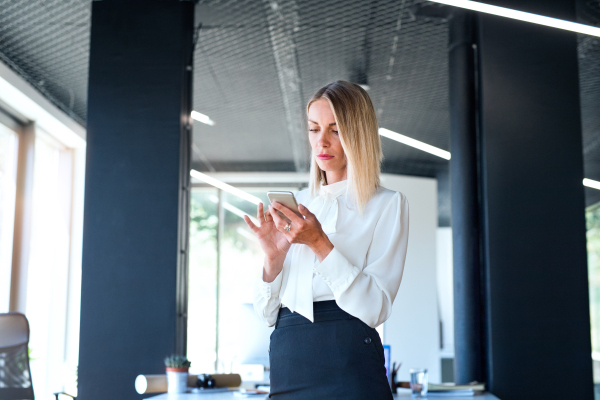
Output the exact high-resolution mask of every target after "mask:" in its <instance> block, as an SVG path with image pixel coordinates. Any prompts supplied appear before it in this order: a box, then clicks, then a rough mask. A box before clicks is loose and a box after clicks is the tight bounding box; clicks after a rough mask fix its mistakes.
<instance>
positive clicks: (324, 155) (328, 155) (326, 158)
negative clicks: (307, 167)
mask: <svg viewBox="0 0 600 400" xmlns="http://www.w3.org/2000/svg"><path fill="white" fill-rule="evenodd" d="M333 157H334V156H332V155H330V154H319V155H318V156H317V158H318V159H319V160H331V159H332V158H333Z"/></svg>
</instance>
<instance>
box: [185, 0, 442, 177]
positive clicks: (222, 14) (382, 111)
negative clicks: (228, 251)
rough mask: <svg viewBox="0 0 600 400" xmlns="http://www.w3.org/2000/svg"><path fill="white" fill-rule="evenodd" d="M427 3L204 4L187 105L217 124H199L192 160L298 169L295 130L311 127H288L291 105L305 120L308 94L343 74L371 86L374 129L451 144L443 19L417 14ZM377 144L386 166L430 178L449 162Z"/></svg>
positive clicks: (301, 0)
mask: <svg viewBox="0 0 600 400" xmlns="http://www.w3.org/2000/svg"><path fill="white" fill-rule="evenodd" d="M423 3H424V2H423V1H414V0H406V1H373V2H360V1H355V2H323V1H317V0H296V1H294V0H279V1H217V0H206V1H200V3H199V5H198V6H197V22H198V23H200V24H202V27H201V31H200V36H199V41H198V46H197V49H196V53H195V76H194V80H195V85H194V86H195V87H194V94H195V97H194V108H195V109H196V110H198V111H200V112H202V113H204V114H207V115H209V116H210V117H211V118H212V119H214V120H215V121H216V125H215V126H207V125H202V124H199V123H195V127H194V134H195V144H196V146H197V147H196V149H197V150H196V152H197V156H198V158H204V159H205V160H208V163H209V164H210V165H209V164H207V163H204V164H205V165H202V163H200V165H199V167H200V168H205V169H210V166H211V165H212V167H214V168H215V169H217V170H218V169H220V168H226V169H231V170H235V169H242V170H245V169H250V170H251V169H253V167H254V166H255V165H262V164H264V163H265V162H267V163H270V168H275V169H283V170H293V169H294V168H295V165H294V157H295V156H296V157H298V155H297V154H294V150H293V147H294V146H293V143H292V140H293V139H294V136H293V135H306V134H305V131H303V130H301V129H300V130H294V131H293V133H292V132H290V131H291V130H292V129H288V127H290V126H292V127H297V125H298V123H297V122H296V121H289V119H290V118H289V116H288V114H289V113H290V110H289V109H290V108H291V109H292V110H291V111H292V112H293V113H294V115H296V118H300V119H302V120H303V119H304V113H305V111H304V107H305V104H306V102H307V100H308V99H309V98H310V96H311V95H312V94H313V93H314V92H315V91H316V90H317V89H319V88H320V87H321V86H323V85H325V84H327V83H329V82H332V81H335V80H338V79H344V80H351V81H354V82H357V83H364V84H368V86H369V87H370V89H369V94H370V95H371V97H372V99H373V102H374V104H375V107H376V109H377V114H378V117H379V123H380V126H383V127H386V128H389V129H392V130H394V131H397V132H401V133H403V134H405V135H408V136H412V137H415V138H418V139H419V140H422V141H424V142H427V143H429V144H432V145H434V146H437V147H440V148H443V149H446V150H447V149H448V146H449V143H448V136H449V134H448V131H449V115H448V93H447V87H448V83H447V76H448V72H447V65H448V64H447V50H446V47H447V40H448V39H447V24H446V22H445V21H444V20H442V19H439V18H425V17H419V12H418V9H419V5H420V4H423ZM281 44H286V45H287V47H286V48H285V49H282V48H281V47H282V46H281ZM289 48H293V49H295V52H294V53H295V54H293V56H292V57H290V56H289V54H287V53H286V49H289ZM290 82H291V84H297V88H296V90H290V89H287V88H286V85H288V84H290ZM286 107H287V109H286ZM305 145H306V143H305ZM383 145H384V154H385V158H386V166H387V169H388V170H393V172H403V173H409V174H416V175H427V176H434V175H435V172H436V170H437V169H438V168H439V167H440V166H443V165H445V164H446V161H444V160H440V159H438V158H437V157H435V156H432V155H429V154H426V153H423V152H421V151H419V150H415V149H412V148H410V147H408V146H405V145H401V144H398V143H396V142H393V141H391V140H389V139H385V138H384V139H383ZM209 149H210V150H209ZM199 153H203V156H204V157H202V155H201V154H199ZM296 153H300V155H305V154H307V152H302V151H297V152H296Z"/></svg>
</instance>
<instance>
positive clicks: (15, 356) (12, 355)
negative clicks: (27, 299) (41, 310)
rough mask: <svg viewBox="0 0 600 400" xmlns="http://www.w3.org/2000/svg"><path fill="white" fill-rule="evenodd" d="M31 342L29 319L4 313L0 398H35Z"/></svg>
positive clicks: (0, 316) (0, 331) (1, 320)
mask: <svg viewBox="0 0 600 400" xmlns="http://www.w3.org/2000/svg"><path fill="white" fill-rule="evenodd" d="M28 344H29V322H27V318H25V316H24V315H23V314H20V313H7V314H0V399H6V400H33V385H32V383H31V370H30V369H29V354H28V353H27V345H28Z"/></svg>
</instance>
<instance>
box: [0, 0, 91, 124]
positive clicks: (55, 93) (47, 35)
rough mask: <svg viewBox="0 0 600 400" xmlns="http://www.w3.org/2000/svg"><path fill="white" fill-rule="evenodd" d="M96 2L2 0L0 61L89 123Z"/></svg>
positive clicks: (79, 0)
mask: <svg viewBox="0 0 600 400" xmlns="http://www.w3.org/2000/svg"><path fill="white" fill-rule="evenodd" d="M90 8H91V2H90V1H85V0H0V59H1V60H2V61H4V62H5V63H7V64H9V66H11V67H12V68H14V69H15V70H17V71H18V72H19V73H20V74H21V75H22V76H23V77H24V78H25V79H27V80H28V81H29V83H31V84H32V85H33V86H35V87H36V88H37V89H38V90H40V91H41V92H42V93H43V94H44V95H46V97H48V98H50V100H52V101H53V102H54V103H55V104H56V105H58V106H59V107H60V108H62V109H63V111H65V112H67V114H69V115H71V117H73V118H74V119H75V120H77V121H78V122H80V123H82V124H83V125H85V113H86V102H87V80H88V59H89V52H90V50H89V42H90Z"/></svg>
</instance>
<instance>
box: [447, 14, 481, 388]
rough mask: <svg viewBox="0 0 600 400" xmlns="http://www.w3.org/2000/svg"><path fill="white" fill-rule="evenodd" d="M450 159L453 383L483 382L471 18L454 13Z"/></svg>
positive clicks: (472, 18)
mask: <svg viewBox="0 0 600 400" xmlns="http://www.w3.org/2000/svg"><path fill="white" fill-rule="evenodd" d="M449 29H450V32H449V38H450V42H449V48H448V51H449V72H450V87H449V90H450V92H449V95H450V116H451V125H450V127H451V135H450V151H451V154H452V158H451V159H450V173H451V187H452V191H451V193H452V240H453V265H454V347H455V353H454V379H455V381H456V382H458V383H468V382H472V381H479V382H481V381H483V380H484V370H483V367H484V337H483V323H484V316H483V310H484V307H483V304H482V292H481V289H482V288H481V271H482V268H481V253H480V247H481V243H480V241H481V240H482V237H481V232H480V218H479V214H480V207H479V193H480V189H479V188H480V185H479V182H478V180H479V177H478V152H477V121H478V118H477V112H478V107H477V96H476V86H477V85H476V72H475V71H476V62H475V18H474V16H473V14H472V13H470V12H467V11H462V10H455V12H454V13H453V15H452V17H451V19H450V26H449Z"/></svg>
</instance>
